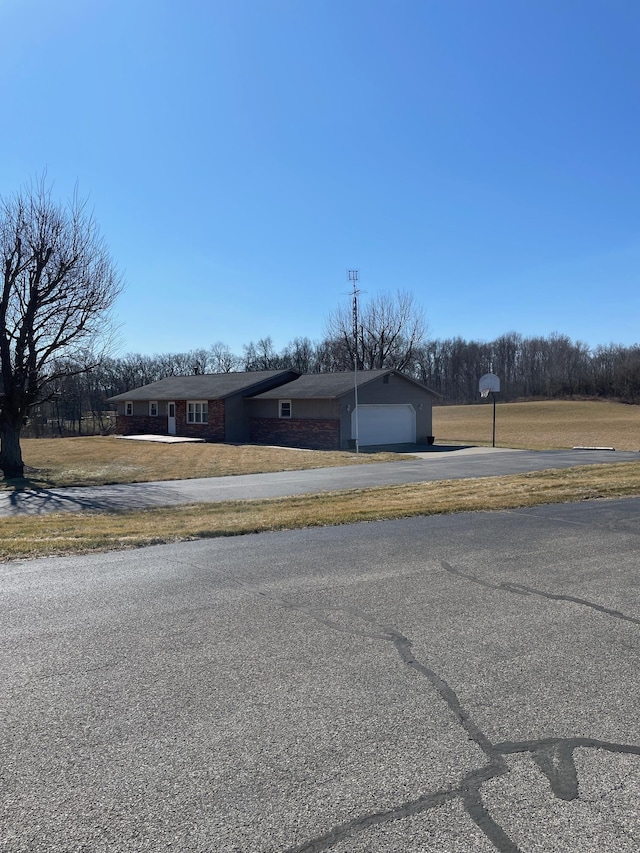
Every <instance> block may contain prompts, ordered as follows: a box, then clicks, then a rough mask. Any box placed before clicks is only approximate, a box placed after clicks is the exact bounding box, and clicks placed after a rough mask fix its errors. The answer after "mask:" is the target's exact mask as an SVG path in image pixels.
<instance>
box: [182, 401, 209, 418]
mask: <svg viewBox="0 0 640 853" xmlns="http://www.w3.org/2000/svg"><path fill="white" fill-rule="evenodd" d="M208 419H209V404H208V403H207V401H206V400H187V423H188V424H206V423H207V421H208Z"/></svg>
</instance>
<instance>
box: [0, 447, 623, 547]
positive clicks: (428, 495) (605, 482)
mask: <svg viewBox="0 0 640 853" xmlns="http://www.w3.org/2000/svg"><path fill="white" fill-rule="evenodd" d="M632 495H634V496H635V495H640V462H628V463H620V464H607V465H587V466H581V467H577V468H570V469H565V470H562V471H555V470H554V471H538V472H533V473H530V474H524V475H520V474H519V475H512V476H508V477H487V478H479V479H472V480H442V481H439V482H432V483H419V484H410V485H403V486H389V487H381V488H375V489H366V490H365V489H362V490H360V489H357V490H350V491H343V492H333V493H330V494H322V495H305V496H299V497H292V498H279V499H275V500H260V501H232V502H227V503H217V504H198V505H192V506H186V507H173V508H167V509H153V510H144V511H138V512H122V513H103V514H94V513H77V514H75V513H74V514H57V515H46V516H39V517H31V516H28V517H18V518H6V519H2V522H1V523H0V559H3V560H7V559H16V558H19V557H39V556H46V555H53V554H72V553H85V552H88V551H100V550H103V551H104V550H112V549H117V548H134V547H140V546H146V545H153V544H159V543H163V542H175V541H183V540H189V539H201V538H207V537H216V536H234V535H238V534H246V533H258V532H263V531H267V530H282V529H294V528H301V527H317V526H325V525H336V524H350V523H353V522H359V521H373V520H379V519H391V518H402V517H408V516H414V515H434V514H442V513H452V512H468V511H479V510H504V509H512V508H517V507H528V506H536V505H540V504H551V503H560V502H563V501H582V500H591V499H594V498H613V497H627V496H632Z"/></svg>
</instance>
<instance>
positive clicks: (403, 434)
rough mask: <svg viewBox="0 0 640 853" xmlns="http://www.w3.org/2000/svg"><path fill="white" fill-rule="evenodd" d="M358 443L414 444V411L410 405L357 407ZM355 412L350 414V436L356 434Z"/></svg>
mask: <svg viewBox="0 0 640 853" xmlns="http://www.w3.org/2000/svg"><path fill="white" fill-rule="evenodd" d="M357 412H358V443H359V444H360V446H362V447H364V446H366V445H372V444H414V443H415V440H416V411H415V409H414V408H413V406H412V405H410V404H408V403H405V404H400V405H368V406H360V405H359V406H358V409H357ZM355 417H356V412H355V411H354V412H352V414H351V434H352V435H355V434H356V423H355Z"/></svg>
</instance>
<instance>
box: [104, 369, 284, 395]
mask: <svg viewBox="0 0 640 853" xmlns="http://www.w3.org/2000/svg"><path fill="white" fill-rule="evenodd" d="M298 375H299V374H298V373H296V372H295V371H293V370H255V371H249V372H242V373H203V374H200V375H199V376H168V377H167V378H166V379H160V380H158V382H151V383H150V384H149V385H143V386H142V387H141V388H134V389H133V390H131V391H126V392H125V393H124V394H116V396H115V397H110V398H109V402H111V403H117V402H124V401H126V400H131V401H134V400H220V399H223V398H224V397H230V396H231V395H233V394H239V393H242V394H243V396H244V395H246V396H249V395H251V394H252V393H254V392H255V391H260V390H262V388H264V385H263V383H267V387H268V384H269V383H270V382H275V383H276V384H281V383H284V382H287V381H289V380H290V379H293V378H295V377H296V376H298ZM261 386H262V387H261Z"/></svg>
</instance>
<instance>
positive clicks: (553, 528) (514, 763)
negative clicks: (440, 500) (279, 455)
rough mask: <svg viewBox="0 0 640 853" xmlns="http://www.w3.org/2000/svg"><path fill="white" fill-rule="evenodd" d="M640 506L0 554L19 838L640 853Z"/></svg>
mask: <svg viewBox="0 0 640 853" xmlns="http://www.w3.org/2000/svg"><path fill="white" fill-rule="evenodd" d="M639 545H640V501H639V500H636V499H634V500H620V501H593V502H589V503H580V504H567V505H559V506H551V507H538V508H535V509H531V510H517V511H512V512H500V513H473V514H470V515H468V514H461V515H455V516H449V517H446V516H443V517H435V518H412V519H403V520H398V521H392V522H380V523H371V524H360V525H351V526H344V527H338V528H324V529H322V528H321V529H313V530H300V531H292V532H281V533H273V534H262V535H254V536H243V537H237V538H233V539H222V540H221V539H218V540H209V541H200V542H189V543H181V544H175V545H168V546H161V547H154V548H145V549H141V550H138V551H129V552H117V553H112V554H98V555H91V556H86V557H77V558H65V559H42V560H37V561H21V562H18V563H8V564H4V565H0V576H1V579H0V583H1V586H0V588H1V589H2V593H1V595H0V619H1V621H2V626H3V630H2V634H1V636H0V666H1V667H2V673H3V689H2V691H1V692H0V734H1V737H0V780H1V789H0V790H1V794H0V797H1V807H2V819H1V820H0V849H1V850H2V851H3V853H51V852H52V851H91V853H94V851H95V853H124V851H126V852H127V853H138V851H154V853H169V851H174V853H175V851H180V853H182V851H189V853H319V851H331V852H332V853H436V851H437V853H491V851H501V853H518V851H521V853H555V851H558V853H568V851H569V853H575V851H580V853H608V852H609V853H637V851H638V849H640V812H639V806H638V804H639V803H640V782H639V780H640V722H639V716H638V708H639V706H640V682H639V675H638V660H639V659H640V658H639V653H640V597H639V586H638V557H639Z"/></svg>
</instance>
